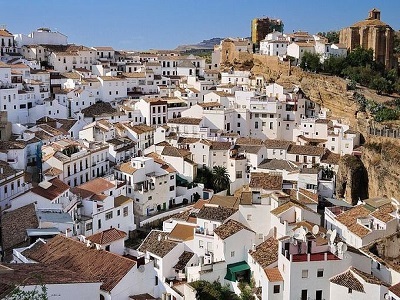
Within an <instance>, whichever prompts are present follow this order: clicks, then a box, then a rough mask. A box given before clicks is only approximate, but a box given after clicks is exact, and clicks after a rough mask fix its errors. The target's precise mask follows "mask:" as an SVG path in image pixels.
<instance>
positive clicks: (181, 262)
mask: <svg viewBox="0 0 400 300" xmlns="http://www.w3.org/2000/svg"><path fill="white" fill-rule="evenodd" d="M193 255H194V253H193V252H189V251H183V253H182V254H181V256H179V259H178V262H177V263H176V265H175V266H174V269H175V270H184V269H185V267H186V265H187V263H188V262H189V260H190V259H191V258H192V257H193Z"/></svg>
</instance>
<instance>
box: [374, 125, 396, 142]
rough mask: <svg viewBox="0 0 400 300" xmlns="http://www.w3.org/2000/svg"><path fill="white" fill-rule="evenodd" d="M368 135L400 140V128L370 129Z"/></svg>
mask: <svg viewBox="0 0 400 300" xmlns="http://www.w3.org/2000/svg"><path fill="white" fill-rule="evenodd" d="M368 133H369V134H371V135H375V136H381V137H388V138H395V139H399V138H400V128H396V129H393V128H376V127H368Z"/></svg>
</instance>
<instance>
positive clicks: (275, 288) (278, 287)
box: [274, 284, 281, 294]
mask: <svg viewBox="0 0 400 300" xmlns="http://www.w3.org/2000/svg"><path fill="white" fill-rule="evenodd" d="M280 292H281V286H280V285H279V284H276V285H274V294H279V293H280Z"/></svg>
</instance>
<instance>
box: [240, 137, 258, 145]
mask: <svg viewBox="0 0 400 300" xmlns="http://www.w3.org/2000/svg"><path fill="white" fill-rule="evenodd" d="M236 144H237V145H258V146H260V145H262V144H263V140H262V139H256V138H247V137H240V138H238V139H237V140H236Z"/></svg>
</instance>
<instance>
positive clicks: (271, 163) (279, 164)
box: [258, 158, 299, 172]
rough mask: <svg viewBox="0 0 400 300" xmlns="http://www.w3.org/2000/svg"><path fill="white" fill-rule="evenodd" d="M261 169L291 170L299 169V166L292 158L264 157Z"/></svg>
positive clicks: (260, 165) (259, 166)
mask: <svg viewBox="0 0 400 300" xmlns="http://www.w3.org/2000/svg"><path fill="white" fill-rule="evenodd" d="M258 168H260V169H267V170H286V171H289V172H294V171H299V167H298V166H297V165H296V164H295V163H293V162H291V161H290V160H284V159H275V158H274V159H264V160H263V161H262V162H261V163H260V164H259V165H258Z"/></svg>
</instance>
